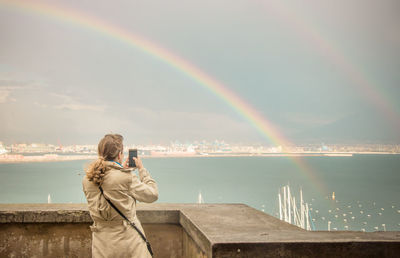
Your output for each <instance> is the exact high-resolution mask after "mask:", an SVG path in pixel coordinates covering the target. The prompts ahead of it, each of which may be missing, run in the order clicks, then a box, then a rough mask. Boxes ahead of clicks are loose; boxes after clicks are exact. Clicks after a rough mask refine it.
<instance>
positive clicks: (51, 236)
mask: <svg viewBox="0 0 400 258" xmlns="http://www.w3.org/2000/svg"><path fill="white" fill-rule="evenodd" d="M90 236H91V231H90V229H89V223H23V224H21V223H6V224H1V225H0V257H91V237H90Z"/></svg>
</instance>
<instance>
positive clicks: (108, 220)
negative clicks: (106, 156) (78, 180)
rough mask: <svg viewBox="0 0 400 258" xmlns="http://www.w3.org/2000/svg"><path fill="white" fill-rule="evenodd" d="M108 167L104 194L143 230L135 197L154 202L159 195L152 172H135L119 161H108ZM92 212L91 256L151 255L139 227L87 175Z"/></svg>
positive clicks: (85, 181) (90, 210) (95, 257)
mask: <svg viewBox="0 0 400 258" xmlns="http://www.w3.org/2000/svg"><path fill="white" fill-rule="evenodd" d="M105 162H106V164H107V167H108V168H109V170H108V171H106V172H105V175H104V181H103V183H102V188H103V191H104V195H105V196H106V197H107V198H108V199H109V200H110V201H111V202H112V203H113V204H114V205H115V206H116V207H117V208H118V209H119V210H120V211H121V212H122V213H123V214H124V215H125V216H126V217H127V218H128V219H129V220H130V221H132V222H134V223H135V224H136V226H137V227H138V228H139V229H140V230H141V231H142V233H145V232H144V231H143V228H142V225H141V224H140V221H139V220H138V218H137V217H136V201H140V202H148V203H150V202H154V201H156V200H157V199H158V189H157V184H156V182H155V181H154V180H153V179H152V178H151V176H150V174H149V172H148V171H147V170H146V169H145V168H143V169H140V170H139V177H138V176H137V175H136V174H135V172H131V170H129V169H124V168H122V167H121V166H119V165H118V164H117V163H115V162H112V161H105ZM82 184H83V191H84V193H85V196H86V199H87V202H88V207H89V213H90V216H91V217H92V219H93V225H92V226H90V228H91V231H92V257H94V258H100V257H101V258H102V257H112V258H117V257H121V258H122V257H151V256H150V254H149V252H148V250H147V247H146V244H145V242H144V241H143V240H142V238H141V237H140V236H139V234H138V233H137V231H136V230H135V229H134V228H133V227H132V226H130V225H129V224H128V223H126V221H124V219H123V218H122V217H121V215H119V214H118V213H117V212H116V211H115V210H114V209H113V208H112V207H111V206H110V205H109V204H108V202H107V201H106V200H105V199H104V197H103V196H102V195H101V193H100V189H99V187H98V186H97V185H95V184H94V183H93V182H91V181H89V180H88V179H87V177H86V176H85V177H84V178H83V180H82Z"/></svg>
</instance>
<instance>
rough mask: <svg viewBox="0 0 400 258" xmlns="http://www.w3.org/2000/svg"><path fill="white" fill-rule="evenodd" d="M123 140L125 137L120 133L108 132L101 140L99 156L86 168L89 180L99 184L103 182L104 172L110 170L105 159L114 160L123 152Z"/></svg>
mask: <svg viewBox="0 0 400 258" xmlns="http://www.w3.org/2000/svg"><path fill="white" fill-rule="evenodd" d="M123 140H124V137H122V135H119V134H106V135H105V136H104V137H103V139H101V140H100V142H99V145H98V147H97V152H98V154H99V157H98V159H97V160H95V161H93V162H92V163H90V164H89V166H88V167H87V169H86V177H87V178H88V179H89V181H93V182H94V183H95V184H97V185H100V184H101V183H102V182H103V177H104V173H105V172H106V171H107V170H108V168H107V166H106V164H105V162H104V161H109V160H114V159H115V158H116V157H118V154H119V153H122V152H123V144H122V141H123Z"/></svg>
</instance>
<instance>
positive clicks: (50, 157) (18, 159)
mask: <svg viewBox="0 0 400 258" xmlns="http://www.w3.org/2000/svg"><path fill="white" fill-rule="evenodd" d="M354 155H400V153H391V152H351V153H350V152H337V153H332V152H325V153H323V152H321V153H319V152H318V153H315V152H314V153H254V154H253V153H245V154H243V153H221V154H216V153H211V154H186V155H182V154H177V155H174V154H165V155H142V156H141V157H142V158H144V159H148V158H150V159H151V158H203V157H353V156H354ZM96 158H97V155H88V154H86V155H58V154H45V155H32V156H24V155H21V154H3V155H0V164H15V163H30V162H60V161H73V160H93V159H96Z"/></svg>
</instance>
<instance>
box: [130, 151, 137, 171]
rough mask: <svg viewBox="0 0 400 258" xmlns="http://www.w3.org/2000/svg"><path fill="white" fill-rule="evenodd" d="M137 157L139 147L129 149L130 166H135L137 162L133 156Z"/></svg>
mask: <svg viewBox="0 0 400 258" xmlns="http://www.w3.org/2000/svg"><path fill="white" fill-rule="evenodd" d="M134 157H135V158H137V149H129V167H130V168H135V167H136V163H135V160H134V159H133V158H134Z"/></svg>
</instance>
